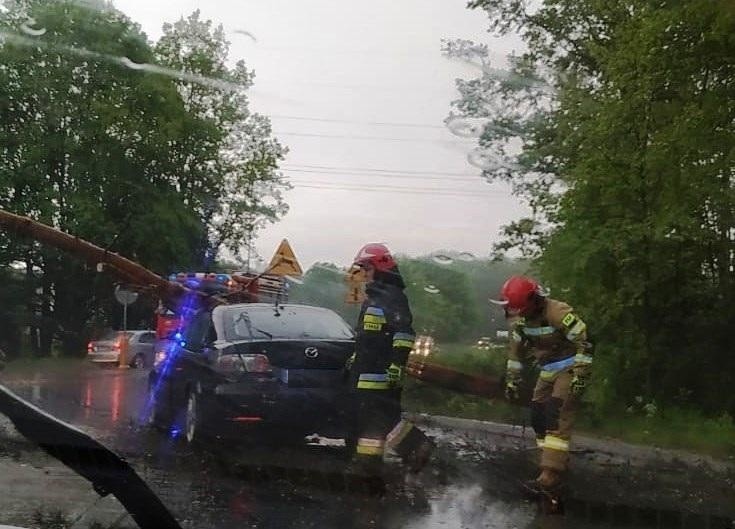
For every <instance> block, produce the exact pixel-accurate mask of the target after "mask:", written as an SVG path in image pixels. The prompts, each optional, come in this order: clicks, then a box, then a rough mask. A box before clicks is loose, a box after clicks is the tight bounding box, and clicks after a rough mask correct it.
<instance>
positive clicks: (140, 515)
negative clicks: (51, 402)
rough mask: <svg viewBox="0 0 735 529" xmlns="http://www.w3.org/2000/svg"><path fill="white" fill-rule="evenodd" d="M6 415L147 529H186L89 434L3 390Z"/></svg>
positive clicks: (1, 408)
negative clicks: (117, 502) (114, 500)
mask: <svg viewBox="0 0 735 529" xmlns="http://www.w3.org/2000/svg"><path fill="white" fill-rule="evenodd" d="M0 413H2V414H4V415H6V416H7V417H8V418H9V419H10V420H11V421H12V422H13V424H14V425H15V428H16V429H17V430H18V431H19V432H20V433H21V434H22V435H23V436H24V437H26V438H27V439H29V440H30V441H32V442H33V443H35V444H36V445H38V446H39V447H40V448H41V449H42V450H43V451H44V452H46V453H47V454H49V455H51V456H52V457H55V458H56V459H58V460H59V461H61V462H62V463H63V464H64V465H66V466H67V467H69V468H70V469H72V470H73V471H74V472H76V473H77V474H79V475H80V476H82V477H83V478H85V479H86V480H88V481H89V482H91V483H92V487H93V488H94V490H95V492H97V494H99V495H100V496H106V495H108V494H112V495H113V496H115V497H116V498H117V499H118V500H119V501H120V503H121V504H122V506H123V507H125V509H126V510H127V511H128V512H129V513H130V515H131V516H132V517H133V520H135V522H136V523H137V524H138V526H139V527H140V528H141V529H181V526H180V525H179V524H178V522H177V521H176V519H175V518H174V517H173V515H172V514H171V513H170V512H169V510H168V509H167V508H166V506H165V505H164V504H163V502H161V500H160V498H159V497H158V496H156V494H155V493H154V492H153V491H152V490H151V489H150V488H149V487H148V485H147V484H146V482H145V481H143V479H142V478H141V477H140V476H139V475H138V474H137V473H136V472H135V470H133V467H131V466H130V464H128V463H127V462H126V461H125V460H124V459H122V458H121V457H120V456H118V455H117V454H116V453H115V452H113V451H112V450H110V449H109V448H107V447H105V446H104V445H102V444H101V443H100V442H98V441H96V440H95V439H93V438H92V437H90V436H89V435H87V434H86V433H84V432H82V431H81V430H78V429H77V428H75V427H73V426H71V425H69V424H66V423H65V422H62V421H60V420H59V419H57V418H56V417H54V416H53V415H50V414H48V413H46V412H45V411H43V410H40V409H39V408H37V407H35V406H34V405H33V404H31V403H29V402H26V401H25V400H23V399H22V398H20V397H19V396H18V395H16V394H15V393H13V392H12V391H10V390H9V389H8V388H6V387H5V386H3V385H0Z"/></svg>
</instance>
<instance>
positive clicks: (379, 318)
mask: <svg viewBox="0 0 735 529" xmlns="http://www.w3.org/2000/svg"><path fill="white" fill-rule="evenodd" d="M362 321H364V322H366V323H385V322H386V319H385V317H384V316H373V315H371V314H365V316H364V317H363V318H362Z"/></svg>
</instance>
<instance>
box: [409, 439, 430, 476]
mask: <svg viewBox="0 0 735 529" xmlns="http://www.w3.org/2000/svg"><path fill="white" fill-rule="evenodd" d="M434 447H435V444H434V442H433V441H432V440H431V439H429V438H428V437H427V438H425V439H424V440H423V441H422V442H421V444H420V445H419V446H418V447H417V448H416V449H415V450H414V451H413V452H412V453H411V454H410V455H409V456H408V457H407V458H406V465H407V466H408V469H409V470H410V471H411V472H413V473H414V474H415V473H418V472H421V470H422V469H423V468H424V467H425V466H426V464H427V463H428V462H429V459H431V454H433V453H434Z"/></svg>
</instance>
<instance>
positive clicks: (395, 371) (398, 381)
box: [385, 364, 406, 388]
mask: <svg viewBox="0 0 735 529" xmlns="http://www.w3.org/2000/svg"><path fill="white" fill-rule="evenodd" d="M385 374H386V375H388V385H389V386H390V387H392V388H400V387H401V386H403V379H404V378H405V376H406V373H405V371H404V370H403V368H402V367H401V366H399V365H398V364H391V365H389V366H388V369H386V370H385Z"/></svg>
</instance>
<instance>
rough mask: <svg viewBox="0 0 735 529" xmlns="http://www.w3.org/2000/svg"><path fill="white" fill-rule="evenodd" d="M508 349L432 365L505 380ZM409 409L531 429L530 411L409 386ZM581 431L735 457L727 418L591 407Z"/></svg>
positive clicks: (439, 357) (436, 359)
mask: <svg viewBox="0 0 735 529" xmlns="http://www.w3.org/2000/svg"><path fill="white" fill-rule="evenodd" d="M505 360H506V357H505V348H503V347H492V346H491V349H490V350H489V351H488V350H478V349H477V348H475V347H474V346H471V345H463V344H441V345H440V346H439V347H438V348H436V349H435V351H433V352H432V354H431V356H429V357H428V361H429V362H431V363H435V364H438V365H442V366H446V367H451V368H454V369H457V370H459V371H462V372H465V373H468V374H476V375H494V376H500V375H502V374H503V373H504V371H505ZM403 405H404V407H405V409H406V410H407V411H411V412H416V413H429V414H434V415H448V416H453V417H461V418H465V419H477V420H484V421H495V422H505V423H510V424H524V423H525V424H528V410H527V408H524V407H517V406H511V405H510V404H508V403H507V402H505V401H504V400H503V399H502V398H496V399H490V398H485V397H476V396H472V395H464V394H460V393H457V392H453V391H449V390H445V389H442V388H439V387H436V386H433V385H431V384H427V383H424V382H421V381H418V380H413V379H411V380H408V381H407V384H406V387H405V390H404V393H403ZM576 430H577V431H579V432H580V433H584V434H586V435H592V436H596V437H609V438H613V439H618V440H621V441H625V442H629V443H634V444H643V445H648V446H656V447H660V448H673V449H681V450H688V451H693V452H698V453H703V454H708V455H712V456H715V457H729V458H733V457H735V422H734V421H733V419H732V417H729V416H727V415H725V416H722V417H719V418H708V417H705V416H704V415H703V414H702V413H700V412H698V411H696V410H688V409H681V408H667V409H660V410H657V411H656V412H655V414H652V415H651V416H646V414H645V413H643V412H641V411H636V412H632V413H629V412H627V411H626V410H625V408H624V407H622V406H621V408H620V409H612V410H611V409H605V410H600V409H597V408H595V407H594V406H592V405H585V406H584V407H583V408H582V410H581V411H580V413H579V414H578V416H577V428H576Z"/></svg>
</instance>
